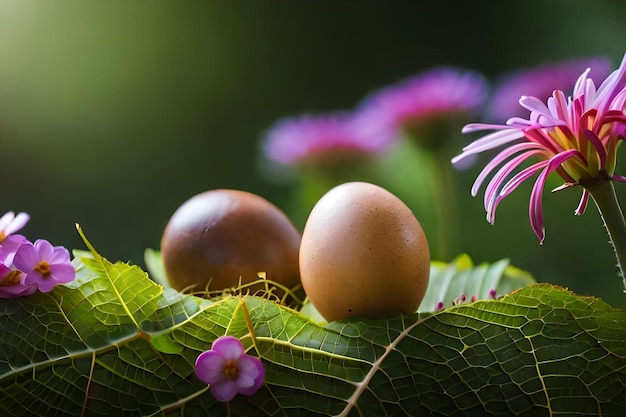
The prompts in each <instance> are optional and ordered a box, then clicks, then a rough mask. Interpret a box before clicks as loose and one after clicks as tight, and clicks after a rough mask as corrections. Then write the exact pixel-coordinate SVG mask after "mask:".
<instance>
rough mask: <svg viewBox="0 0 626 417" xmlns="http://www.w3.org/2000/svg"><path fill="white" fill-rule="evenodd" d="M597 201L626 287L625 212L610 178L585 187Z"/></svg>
mask: <svg viewBox="0 0 626 417" xmlns="http://www.w3.org/2000/svg"><path fill="white" fill-rule="evenodd" d="M585 188H586V189H587V191H589V194H590V195H591V197H592V198H593V201H594V202H595V203H596V207H597V208H598V211H599V212H600V216H601V217H602V220H603V221H604V227H605V228H606V230H607V232H608V233H609V239H610V241H611V244H612V245H613V250H614V251H615V257H616V258H617V267H618V268H619V273H620V275H621V277H622V281H623V284H624V288H626V276H625V275H624V267H626V221H624V214H623V213H622V209H621V207H620V205H619V202H618V201H617V195H616V194H615V187H614V186H613V181H611V180H610V179H607V180H602V181H598V182H596V183H594V184H589V185H586V187H585ZM625 292H626V291H625Z"/></svg>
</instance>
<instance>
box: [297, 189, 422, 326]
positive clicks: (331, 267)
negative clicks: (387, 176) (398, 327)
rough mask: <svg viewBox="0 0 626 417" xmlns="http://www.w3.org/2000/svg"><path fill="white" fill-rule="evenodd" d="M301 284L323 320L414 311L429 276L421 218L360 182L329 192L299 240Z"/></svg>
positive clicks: (393, 198) (379, 191)
mask: <svg viewBox="0 0 626 417" xmlns="http://www.w3.org/2000/svg"><path fill="white" fill-rule="evenodd" d="M300 274H301V279H302V286H303V287H304V290H305V292H306V294H307V296H308V297H309V300H310V301H311V303H312V304H313V306H314V307H315V308H316V309H317V311H319V313H320V314H321V315H322V316H323V317H324V318H325V319H326V320H327V321H335V320H340V319H343V318H347V317H379V316H381V315H384V314H387V313H404V314H410V313H414V312H415V311H416V310H417V308H418V307H419V305H420V302H421V301H422V298H423V297H424V294H425V292H426V288H427V286H428V280H429V276H430V252H429V249H428V242H427V240H426V236H425V235H424V231H423V230H422V227H421V225H420V224H419V222H418V221H417V219H416V218H415V216H414V215H413V213H412V212H411V210H410V209H409V208H408V207H407V206H406V205H405V204H404V203H403V202H402V201H401V200H400V199H399V198H398V197H396V196H395V195H393V194H392V193H390V192H389V191H387V190H385V189H384V188H381V187H379V186H377V185H373V184H369V183H365V182H349V183H345V184H341V185H339V186H337V187H335V188H333V189H332V190H330V191H329V192H328V193H326V194H325V195H324V196H323V197H322V198H321V199H320V200H319V201H318V202H317V204H316V205H315V207H314V208H313V210H312V211H311V213H310V215H309V218H308V219H307V222H306V225H305V227H304V232H303V233H302V243H301V245H300Z"/></svg>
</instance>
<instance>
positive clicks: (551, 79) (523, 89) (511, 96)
mask: <svg viewBox="0 0 626 417" xmlns="http://www.w3.org/2000/svg"><path fill="white" fill-rule="evenodd" d="M587 68H591V74H590V75H592V76H593V79H594V80H595V81H596V82H597V81H598V80H603V79H604V78H605V77H606V76H607V75H608V74H609V73H610V72H611V69H612V68H613V62H612V61H611V60H610V59H609V58H606V57H583V58H574V59H569V60H564V61H558V62H550V63H544V64H542V65H538V66H536V67H532V68H526V69H521V70H518V71H514V72H510V73H508V74H507V75H505V76H503V77H502V78H501V79H500V80H499V81H498V82H497V84H496V87H495V89H494V93H493V96H492V97H491V98H490V100H489V103H488V105H487V109H486V118H487V119H488V120H490V121H493V122H496V123H501V122H504V121H506V120H507V119H508V118H510V117H513V116H519V117H525V116H528V110H527V109H525V108H523V107H520V106H519V99H520V97H522V96H532V97H536V98H538V99H539V100H542V101H543V100H546V99H547V98H548V97H550V96H551V95H552V92H553V91H554V90H561V91H563V92H564V93H565V94H566V95H569V94H571V93H572V91H573V89H574V84H575V83H576V80H577V79H578V77H580V74H581V73H582V72H583V71H585V69H587Z"/></svg>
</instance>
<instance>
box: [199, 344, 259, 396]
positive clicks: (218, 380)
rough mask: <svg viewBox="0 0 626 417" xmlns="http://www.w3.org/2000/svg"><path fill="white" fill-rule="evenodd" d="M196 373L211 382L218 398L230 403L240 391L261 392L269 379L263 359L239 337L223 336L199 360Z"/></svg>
mask: <svg viewBox="0 0 626 417" xmlns="http://www.w3.org/2000/svg"><path fill="white" fill-rule="evenodd" d="M196 375H197V376H198V378H200V379H201V380H202V381H203V382H205V383H207V384H209V385H210V390H211V393H212V394H213V396H214V397H215V399H216V400H218V401H222V402H226V401H230V400H232V399H233V398H234V397H235V395H237V394H238V393H239V394H243V395H252V394H254V393H255V392H257V390H258V389H259V388H260V387H261V385H263V382H264V380H265V369H264V368H263V364H262V363H261V360H260V359H259V358H257V357H255V356H251V355H247V354H246V353H245V350H244V348H243V345H242V344H241V342H240V341H239V339H237V338H236V337H232V336H221V337H219V338H217V339H216V340H215V341H214V342H213V345H212V346H211V350H207V351H206V352H203V353H201V354H200V356H198V359H196Z"/></svg>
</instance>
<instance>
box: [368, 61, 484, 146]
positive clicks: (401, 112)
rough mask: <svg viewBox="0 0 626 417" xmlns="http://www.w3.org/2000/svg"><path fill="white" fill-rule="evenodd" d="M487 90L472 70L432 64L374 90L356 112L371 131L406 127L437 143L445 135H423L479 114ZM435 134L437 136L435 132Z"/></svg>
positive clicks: (394, 131)
mask: <svg viewBox="0 0 626 417" xmlns="http://www.w3.org/2000/svg"><path fill="white" fill-rule="evenodd" d="M487 92H488V85H487V81H486V80H485V78H484V77H483V76H482V75H480V74H479V73H477V72H475V71H470V70H461V69H457V68H452V67H435V68H433V69H430V70H428V71H425V72H423V73H420V74H417V75H415V76H413V77H411V78H408V79H406V80H404V81H401V82H398V83H396V84H394V85H391V86H389V87H386V88H383V89H381V90H379V91H377V92H374V93H373V94H371V95H370V96H369V97H366V98H365V99H364V100H363V101H362V103H361V104H360V106H359V110H358V111H359V112H360V113H362V116H361V117H362V118H363V119H364V120H365V121H367V122H368V123H369V125H370V129H371V130H373V131H389V132H390V133H391V134H392V135H398V133H399V131H400V130H406V131H408V132H409V133H411V134H413V135H414V136H416V139H417V140H420V141H421V140H427V141H431V142H434V143H435V144H436V143H437V142H444V141H445V139H446V138H445V137H444V138H441V137H434V138H428V137H423V136H427V135H429V134H430V133H431V132H432V129H431V128H432V127H433V125H434V126H435V128H439V127H441V125H443V126H444V127H445V126H446V125H448V124H450V123H454V122H458V121H460V122H461V123H463V122H465V121H466V120H467V118H469V117H470V116H473V115H475V114H477V113H478V111H479V110H480V108H481V106H482V105H483V103H484V101H485V99H486V97H487ZM424 133H426V134H424ZM434 133H435V135H436V136H440V135H438V133H439V132H438V131H435V132H434Z"/></svg>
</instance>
